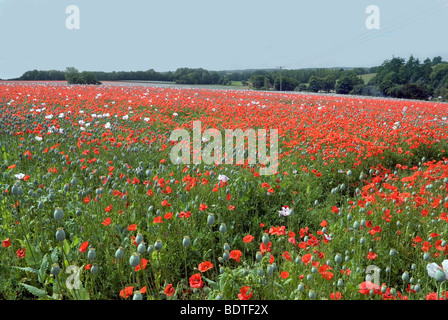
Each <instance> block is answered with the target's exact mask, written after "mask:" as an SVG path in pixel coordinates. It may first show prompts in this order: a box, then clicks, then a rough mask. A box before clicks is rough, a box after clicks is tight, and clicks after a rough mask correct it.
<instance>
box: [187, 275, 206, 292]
mask: <svg viewBox="0 0 448 320" xmlns="http://www.w3.org/2000/svg"><path fill="white" fill-rule="evenodd" d="M189 281H190V287H192V288H193V289H199V288H202V287H203V286H204V282H203V281H202V276H201V274H200V273H196V274H194V275H192V276H191V277H190V279H189Z"/></svg>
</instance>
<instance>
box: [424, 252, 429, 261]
mask: <svg viewBox="0 0 448 320" xmlns="http://www.w3.org/2000/svg"><path fill="white" fill-rule="evenodd" d="M429 258H430V256H429V253H428V252H425V254H424V255H423V260H425V261H429Z"/></svg>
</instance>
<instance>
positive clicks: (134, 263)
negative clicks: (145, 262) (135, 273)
mask: <svg viewBox="0 0 448 320" xmlns="http://www.w3.org/2000/svg"><path fill="white" fill-rule="evenodd" d="M139 264H140V256H139V254H138V253H137V252H134V253H133V254H132V255H131V258H129V265H130V266H131V267H132V268H135V267H136V266H138V265H139Z"/></svg>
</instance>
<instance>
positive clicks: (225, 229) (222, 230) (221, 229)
mask: <svg viewBox="0 0 448 320" xmlns="http://www.w3.org/2000/svg"><path fill="white" fill-rule="evenodd" d="M219 232H221V233H226V232H227V227H226V224H225V223H224V222H223V223H221V225H220V226H219Z"/></svg>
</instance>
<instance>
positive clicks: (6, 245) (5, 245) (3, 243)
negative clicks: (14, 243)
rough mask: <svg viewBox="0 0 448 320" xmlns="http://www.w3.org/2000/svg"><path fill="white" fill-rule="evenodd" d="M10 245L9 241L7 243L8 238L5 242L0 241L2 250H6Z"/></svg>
mask: <svg viewBox="0 0 448 320" xmlns="http://www.w3.org/2000/svg"><path fill="white" fill-rule="evenodd" d="M10 245H11V241H9V238H7V239H6V240H3V241H2V246H3V247H4V248H8V247H9V246H10Z"/></svg>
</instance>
